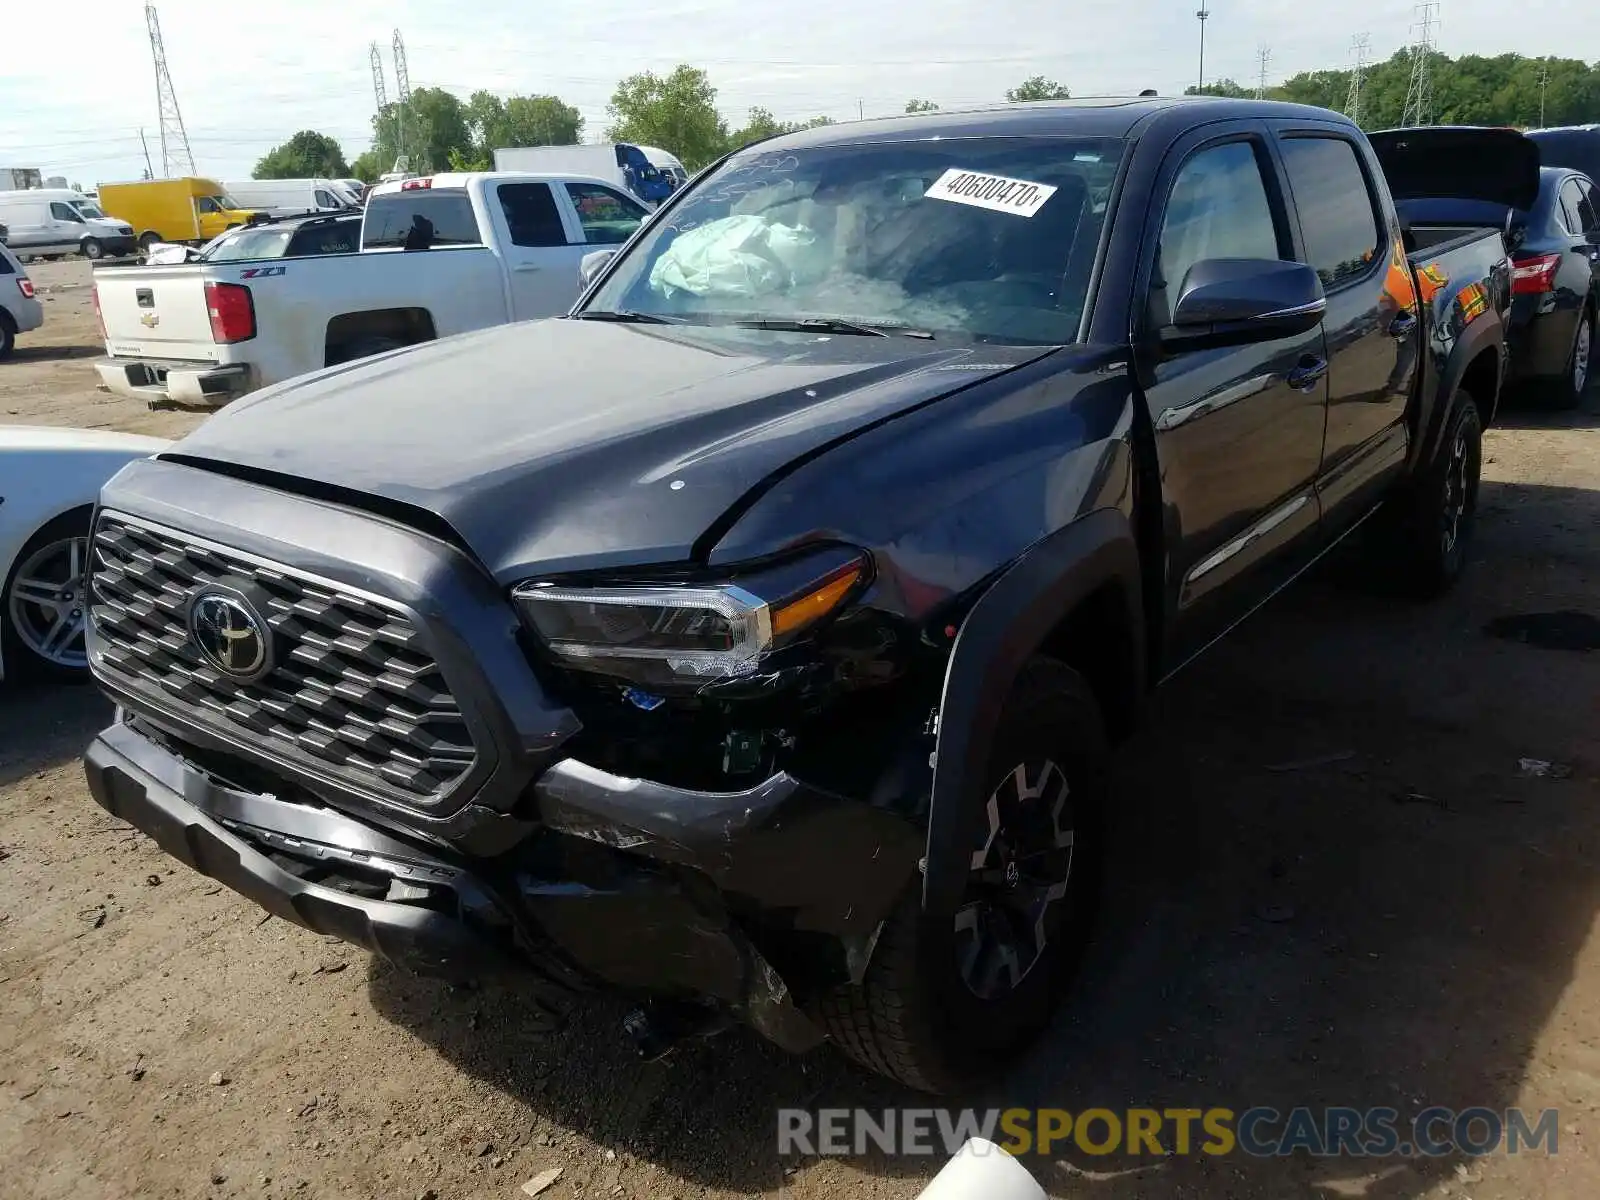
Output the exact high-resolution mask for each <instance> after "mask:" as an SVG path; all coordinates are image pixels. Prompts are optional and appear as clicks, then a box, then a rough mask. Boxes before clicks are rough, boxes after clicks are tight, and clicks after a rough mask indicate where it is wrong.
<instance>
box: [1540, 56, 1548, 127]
mask: <svg viewBox="0 0 1600 1200" xmlns="http://www.w3.org/2000/svg"><path fill="white" fill-rule="evenodd" d="M1549 86H1550V64H1549V63H1547V62H1542V63H1540V64H1539V127H1540V128H1541V129H1542V128H1544V92H1545V89H1546V88H1547V87H1549Z"/></svg>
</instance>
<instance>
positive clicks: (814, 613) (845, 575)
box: [772, 566, 861, 637]
mask: <svg viewBox="0 0 1600 1200" xmlns="http://www.w3.org/2000/svg"><path fill="white" fill-rule="evenodd" d="M860 578H861V568H860V566H852V567H849V568H847V569H846V570H845V571H843V572H841V573H840V574H838V575H835V576H834V577H833V578H832V579H830V580H828V581H827V582H826V583H824V584H822V585H821V586H820V587H818V588H817V589H816V590H815V591H812V592H808V593H807V594H806V595H804V596H801V597H800V598H799V599H798V600H791V601H789V603H787V604H785V605H784V606H783V607H782V608H777V609H774V610H773V612H772V636H773V637H782V636H783V635H784V634H786V633H793V632H794V631H795V630H797V629H803V628H805V627H806V626H807V625H809V624H811V622H813V621H815V620H817V619H818V618H819V617H823V616H826V615H827V614H828V613H830V612H832V611H833V610H834V609H835V608H837V607H838V606H839V603H840V601H842V600H843V599H844V598H845V597H846V596H848V595H849V594H850V589H851V588H853V587H855V585H856V581H857V580H858V579H860Z"/></svg>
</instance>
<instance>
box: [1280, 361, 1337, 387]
mask: <svg viewBox="0 0 1600 1200" xmlns="http://www.w3.org/2000/svg"><path fill="white" fill-rule="evenodd" d="M1327 373H1328V360H1327V359H1325V358H1312V357H1311V356H1310V355H1307V356H1306V357H1305V358H1302V359H1301V360H1300V363H1299V365H1298V366H1296V367H1295V369H1294V370H1292V371H1290V372H1289V386H1290V387H1292V388H1293V389H1294V390H1295V391H1297V392H1309V391H1310V390H1311V389H1312V388H1314V387H1316V386H1317V384H1318V383H1320V382H1322V377H1323V376H1324V375H1326V374H1327Z"/></svg>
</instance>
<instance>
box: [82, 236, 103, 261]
mask: <svg viewBox="0 0 1600 1200" xmlns="http://www.w3.org/2000/svg"><path fill="white" fill-rule="evenodd" d="M78 248H79V249H80V250H82V251H83V256H84V257H85V258H87V259H88V260H89V261H90V262H95V261H96V260H98V259H100V258H103V257H104V256H105V247H103V246H101V245H100V240H99V239H98V238H84V239H83V244H82V245H81V246H79V247H78Z"/></svg>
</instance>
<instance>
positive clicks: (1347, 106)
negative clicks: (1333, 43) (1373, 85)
mask: <svg viewBox="0 0 1600 1200" xmlns="http://www.w3.org/2000/svg"><path fill="white" fill-rule="evenodd" d="M1371 45H1372V39H1371V37H1370V35H1368V34H1365V33H1358V34H1356V36H1355V37H1353V38H1351V39H1350V49H1351V50H1352V51H1353V52H1354V54H1355V56H1356V62H1355V67H1354V68H1353V69H1352V70H1351V72H1350V94H1349V95H1348V96H1346V97H1345V102H1344V115H1345V116H1347V117H1349V118H1350V119H1351V120H1352V121H1354V122H1355V123H1356V124H1357V125H1359V124H1361V89H1362V88H1364V87H1366V85H1367V49H1368V47H1370V46H1371Z"/></svg>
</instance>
